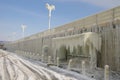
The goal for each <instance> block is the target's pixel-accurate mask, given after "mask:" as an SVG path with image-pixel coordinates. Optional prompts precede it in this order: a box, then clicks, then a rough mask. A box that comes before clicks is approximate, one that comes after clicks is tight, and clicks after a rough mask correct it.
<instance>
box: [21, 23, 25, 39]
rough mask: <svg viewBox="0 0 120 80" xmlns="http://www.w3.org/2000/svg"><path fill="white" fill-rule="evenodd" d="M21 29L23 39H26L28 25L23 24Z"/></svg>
mask: <svg viewBox="0 0 120 80" xmlns="http://www.w3.org/2000/svg"><path fill="white" fill-rule="evenodd" d="M21 28H22V36H23V39H24V36H25V28H26V25H24V24H22V25H21Z"/></svg>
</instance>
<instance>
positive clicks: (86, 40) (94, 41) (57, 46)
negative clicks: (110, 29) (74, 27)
mask: <svg viewBox="0 0 120 80" xmlns="http://www.w3.org/2000/svg"><path fill="white" fill-rule="evenodd" d="M52 44H53V52H54V53H53V55H54V57H55V58H56V56H57V57H59V58H60V59H65V58H66V57H67V56H68V55H66V52H63V49H64V48H65V49H66V50H68V47H69V48H70V53H72V52H73V51H74V48H75V49H76V51H77V47H78V45H79V46H81V47H82V48H83V51H84V54H79V55H81V56H87V57H88V58H89V56H90V64H91V68H95V67H96V65H97V55H96V54H97V51H101V36H100V35H99V34H97V33H94V32H87V33H83V34H79V35H73V36H67V37H60V38H53V41H52ZM62 47H64V48H63V49H61V48H62ZM65 49H64V50H65ZM57 50H58V52H57V53H56V51H57ZM68 54H69V53H68ZM73 54H75V53H73ZM76 56H77V55H76ZM55 58H54V59H55Z"/></svg>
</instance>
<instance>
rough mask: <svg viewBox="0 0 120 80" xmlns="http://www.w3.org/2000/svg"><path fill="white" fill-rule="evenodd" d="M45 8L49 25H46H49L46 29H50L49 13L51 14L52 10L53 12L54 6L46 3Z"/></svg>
mask: <svg viewBox="0 0 120 80" xmlns="http://www.w3.org/2000/svg"><path fill="white" fill-rule="evenodd" d="M46 8H47V9H48V11H49V14H48V17H49V23H48V24H49V28H48V29H50V21H51V12H52V10H55V6H54V5H50V4H48V3H46Z"/></svg>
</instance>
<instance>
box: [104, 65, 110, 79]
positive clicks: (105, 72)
mask: <svg viewBox="0 0 120 80" xmlns="http://www.w3.org/2000/svg"><path fill="white" fill-rule="evenodd" d="M104 80H109V66H108V65H105V70H104Z"/></svg>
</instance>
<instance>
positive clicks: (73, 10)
mask: <svg viewBox="0 0 120 80" xmlns="http://www.w3.org/2000/svg"><path fill="white" fill-rule="evenodd" d="M46 3H49V4H53V5H55V7H56V9H55V11H52V20H51V27H52V28H54V27H57V26H60V25H63V24H66V23H69V22H72V21H74V20H78V19H80V18H84V17H86V16H90V15H93V14H96V13H99V12H101V11H104V10H107V9H110V8H113V7H115V6H119V5H120V0H0V40H16V39H20V38H22V29H21V25H22V24H25V25H26V26H27V28H26V29H25V36H29V35H32V34H35V33H38V32H40V31H44V30H47V29H48V10H47V9H46V7H45V4H46Z"/></svg>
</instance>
